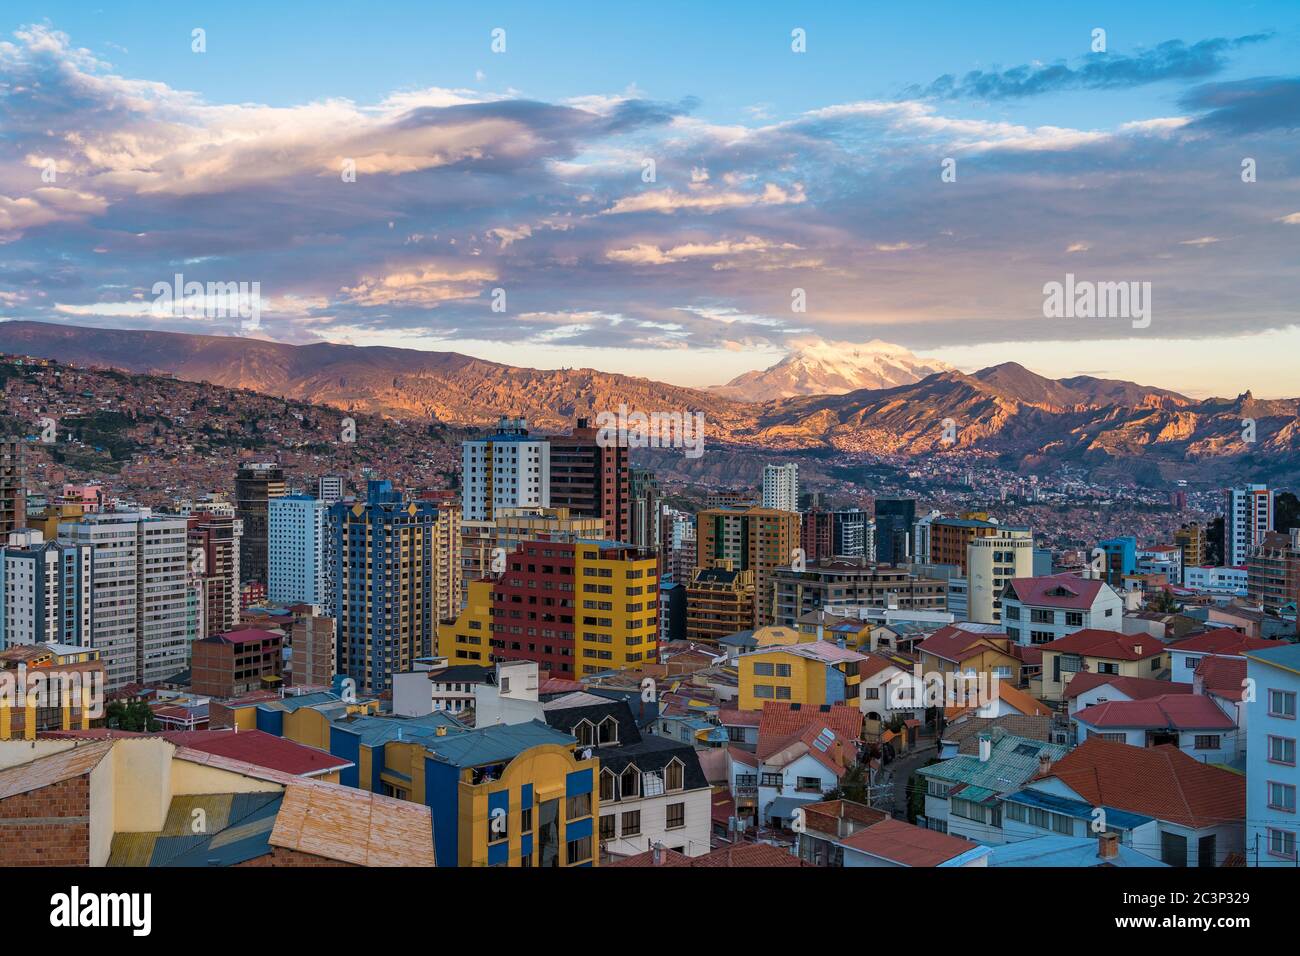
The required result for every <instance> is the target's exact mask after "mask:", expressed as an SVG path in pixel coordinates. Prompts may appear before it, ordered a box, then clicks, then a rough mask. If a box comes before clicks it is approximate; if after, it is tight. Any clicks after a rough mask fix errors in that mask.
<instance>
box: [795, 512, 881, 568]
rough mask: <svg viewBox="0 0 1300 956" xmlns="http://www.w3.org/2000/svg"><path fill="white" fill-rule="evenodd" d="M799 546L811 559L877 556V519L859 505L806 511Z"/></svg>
mask: <svg viewBox="0 0 1300 956" xmlns="http://www.w3.org/2000/svg"><path fill="white" fill-rule="evenodd" d="M799 546H800V547H801V548H803V550H804V557H805V558H806V559H807V560H809V561H817V560H819V559H821V558H833V557H836V556H839V557H850V558H866V559H868V560H874V556H875V552H876V523H875V522H874V521H872V520H871V519H870V518H869V517H868V516H867V513H866V512H865V511H860V510H858V509H856V508H855V509H853V510H851V511H823V510H821V509H814V510H812V511H805V512H804V514H803V526H802V529H801V531H800V545H799Z"/></svg>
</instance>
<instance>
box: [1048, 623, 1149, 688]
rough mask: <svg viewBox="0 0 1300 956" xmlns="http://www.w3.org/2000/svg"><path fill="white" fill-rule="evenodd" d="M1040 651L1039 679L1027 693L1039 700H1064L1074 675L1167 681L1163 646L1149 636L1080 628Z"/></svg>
mask: <svg viewBox="0 0 1300 956" xmlns="http://www.w3.org/2000/svg"><path fill="white" fill-rule="evenodd" d="M1042 651H1043V672H1042V675H1041V676H1040V677H1039V678H1038V680H1036V681H1033V682H1031V685H1030V692H1031V693H1032V694H1033V695H1034V696H1035V697H1038V698H1039V699H1040V700H1047V701H1062V700H1065V694H1066V690H1067V688H1068V687H1069V684H1070V681H1071V680H1073V679H1074V677H1075V675H1076V674H1106V675H1107V676H1109V677H1146V678H1149V679H1150V678H1154V679H1157V680H1168V678H1169V655H1168V654H1167V653H1166V648H1165V645H1164V643H1163V642H1162V641H1159V640H1157V639H1156V638H1154V637H1152V636H1150V635H1149V634H1124V633H1122V632H1120V631H1110V630H1099V629H1097V628H1084V629H1082V630H1079V631H1075V632H1074V633H1073V634H1070V635H1069V636H1067V637H1062V638H1059V639H1057V640H1055V641H1052V642H1051V643H1050V644H1044V645H1043V646H1042Z"/></svg>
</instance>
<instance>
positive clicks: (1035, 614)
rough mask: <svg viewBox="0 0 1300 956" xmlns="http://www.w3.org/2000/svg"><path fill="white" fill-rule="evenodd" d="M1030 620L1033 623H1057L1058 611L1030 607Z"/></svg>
mask: <svg viewBox="0 0 1300 956" xmlns="http://www.w3.org/2000/svg"><path fill="white" fill-rule="evenodd" d="M1029 622H1030V623H1031V624H1055V623H1056V612H1055V611H1052V610H1047V611H1042V610H1039V609H1038V608H1030V610H1029Z"/></svg>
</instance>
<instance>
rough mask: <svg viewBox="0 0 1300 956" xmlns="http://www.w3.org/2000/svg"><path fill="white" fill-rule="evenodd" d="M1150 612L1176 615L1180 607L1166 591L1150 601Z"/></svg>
mask: <svg viewBox="0 0 1300 956" xmlns="http://www.w3.org/2000/svg"><path fill="white" fill-rule="evenodd" d="M1150 606H1151V610H1153V611H1155V612H1156V613H1157V614H1177V613H1178V611H1179V610H1181V605H1179V603H1178V601H1177V600H1176V599H1175V598H1174V596H1173V595H1172V594H1170V593H1169V592H1168V591H1164V590H1162V591H1160V592H1159V593H1158V594H1157V595H1156V596H1155V597H1154V598H1153V599H1152V600H1151V604H1150Z"/></svg>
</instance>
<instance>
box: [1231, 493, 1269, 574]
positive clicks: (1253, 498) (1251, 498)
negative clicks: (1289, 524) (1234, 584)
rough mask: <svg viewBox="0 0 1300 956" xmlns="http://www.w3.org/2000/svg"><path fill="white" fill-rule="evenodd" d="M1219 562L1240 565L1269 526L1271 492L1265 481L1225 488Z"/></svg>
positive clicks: (1256, 545)
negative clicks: (1221, 554) (1220, 558)
mask: <svg viewBox="0 0 1300 956" xmlns="http://www.w3.org/2000/svg"><path fill="white" fill-rule="evenodd" d="M1225 497H1226V499H1227V500H1226V504H1227V511H1226V513H1225V514H1224V516H1223V563H1224V564H1226V565H1228V566H1229V567H1234V568H1235V567H1244V566H1245V564H1246V559H1247V558H1248V557H1250V553H1251V551H1253V550H1254V549H1255V548H1257V547H1258V546H1259V545H1261V544H1263V543H1264V535H1266V534H1268V533H1269V532H1270V531H1272V530H1273V492H1272V491H1271V490H1270V489H1269V487H1268V485H1246V486H1245V487H1242V488H1229V489H1228V491H1227V492H1226V495H1225Z"/></svg>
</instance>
